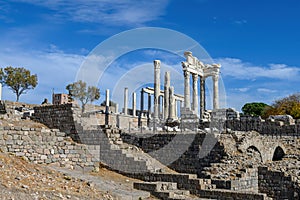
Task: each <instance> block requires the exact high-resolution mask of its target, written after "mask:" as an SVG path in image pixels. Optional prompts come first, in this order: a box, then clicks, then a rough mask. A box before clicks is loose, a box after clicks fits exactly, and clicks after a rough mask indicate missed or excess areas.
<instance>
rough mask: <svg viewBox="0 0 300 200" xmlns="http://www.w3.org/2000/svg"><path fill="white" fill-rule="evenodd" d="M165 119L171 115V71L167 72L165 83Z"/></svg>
mask: <svg viewBox="0 0 300 200" xmlns="http://www.w3.org/2000/svg"><path fill="white" fill-rule="evenodd" d="M164 84H165V85H164V119H167V118H168V117H169V88H170V72H169V71H168V72H166V73H165V83H164Z"/></svg>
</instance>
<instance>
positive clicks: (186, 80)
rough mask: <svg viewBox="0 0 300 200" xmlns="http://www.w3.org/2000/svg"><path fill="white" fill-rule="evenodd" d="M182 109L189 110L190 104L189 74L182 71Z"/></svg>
mask: <svg viewBox="0 0 300 200" xmlns="http://www.w3.org/2000/svg"><path fill="white" fill-rule="evenodd" d="M184 108H189V109H190V108H191V102H190V72H188V71H184Z"/></svg>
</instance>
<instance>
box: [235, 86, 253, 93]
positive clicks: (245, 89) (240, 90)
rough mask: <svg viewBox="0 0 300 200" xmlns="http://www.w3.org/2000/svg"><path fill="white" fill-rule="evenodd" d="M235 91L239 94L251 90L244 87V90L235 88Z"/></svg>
mask: <svg viewBox="0 0 300 200" xmlns="http://www.w3.org/2000/svg"><path fill="white" fill-rule="evenodd" d="M234 90H236V91H239V92H247V91H249V90H250V88H248V87H244V88H235V89H234Z"/></svg>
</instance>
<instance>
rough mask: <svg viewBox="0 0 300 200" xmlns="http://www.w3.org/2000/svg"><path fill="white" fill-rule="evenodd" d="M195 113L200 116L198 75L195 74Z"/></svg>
mask: <svg viewBox="0 0 300 200" xmlns="http://www.w3.org/2000/svg"><path fill="white" fill-rule="evenodd" d="M193 111H194V112H195V114H197V115H198V74H193Z"/></svg>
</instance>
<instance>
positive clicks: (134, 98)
mask: <svg viewBox="0 0 300 200" xmlns="http://www.w3.org/2000/svg"><path fill="white" fill-rule="evenodd" d="M132 116H134V117H135V116H136V93H135V92H134V93H132Z"/></svg>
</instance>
